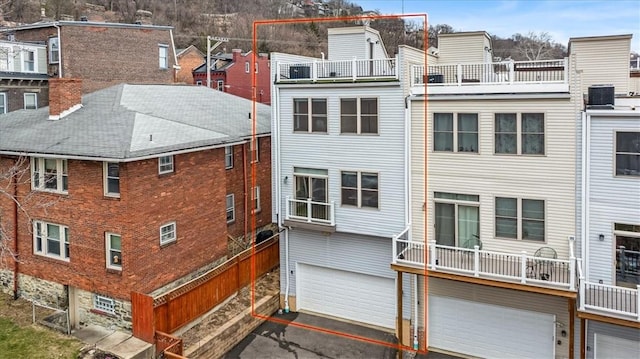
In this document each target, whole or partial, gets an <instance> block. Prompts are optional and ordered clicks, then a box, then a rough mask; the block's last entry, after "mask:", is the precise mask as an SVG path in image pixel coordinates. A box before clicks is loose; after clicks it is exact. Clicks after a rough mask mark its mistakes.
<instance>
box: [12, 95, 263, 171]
mask: <svg viewBox="0 0 640 359" xmlns="http://www.w3.org/2000/svg"><path fill="white" fill-rule="evenodd" d="M82 105H83V107H82V108H80V109H78V110H76V111H75V112H73V113H71V114H69V115H67V116H66V117H64V118H62V119H60V120H57V121H51V120H49V108H48V107H44V108H40V109H37V110H19V111H14V112H10V113H7V114H4V115H1V116H0V153H2V152H5V153H15V152H20V153H28V154H43V155H46V154H50V155H61V156H65V155H66V156H78V157H96V158H110V159H119V160H127V159H135V158H138V157H143V156H153V155H159V154H162V153H167V152H171V151H180V150H186V149H195V148H198V147H207V146H213V145H224V144H225V143H231V142H236V141H239V140H241V139H243V138H247V137H249V136H251V132H252V131H251V127H252V120H251V119H250V113H251V111H252V106H253V104H252V101H249V100H246V99H244V98H241V97H237V96H233V95H230V94H227V93H224V92H221V91H216V90H212V89H208V88H206V87H203V86H180V85H128V84H121V85H117V86H113V87H110V88H107V89H104V90H100V91H96V92H94V93H91V94H88V95H85V96H83V98H82ZM256 114H257V121H256V134H258V135H262V134H268V133H270V131H271V124H270V121H271V111H270V107H269V106H267V105H263V104H260V103H258V104H256Z"/></svg>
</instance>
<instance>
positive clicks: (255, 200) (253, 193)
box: [251, 186, 261, 213]
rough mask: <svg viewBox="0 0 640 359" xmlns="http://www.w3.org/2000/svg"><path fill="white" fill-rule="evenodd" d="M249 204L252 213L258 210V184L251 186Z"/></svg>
mask: <svg viewBox="0 0 640 359" xmlns="http://www.w3.org/2000/svg"><path fill="white" fill-rule="evenodd" d="M251 206H252V207H251V208H252V209H251V210H252V211H253V212H254V213H257V212H260V209H261V208H260V186H256V187H253V191H251Z"/></svg>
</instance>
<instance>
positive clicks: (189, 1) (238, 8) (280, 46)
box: [0, 0, 566, 60]
mask: <svg viewBox="0 0 640 359" xmlns="http://www.w3.org/2000/svg"><path fill="white" fill-rule="evenodd" d="M43 9H44V16H43ZM375 14H378V12H377V10H375V9H363V8H362V7H361V6H359V5H358V4H357V3H356V2H355V1H347V0H324V1H322V0H315V1H313V0H242V1H229V0H90V1H88V0H0V17H1V19H2V20H3V24H4V26H5V27H6V26H15V25H16V24H25V23H27V24H28V23H33V22H37V21H41V20H80V19H82V18H83V17H84V18H86V19H87V20H89V21H111V22H125V23H135V22H137V21H139V22H141V23H152V24H155V25H170V26H173V27H174V28H175V31H174V36H175V41H176V47H177V48H185V47H187V46H189V45H195V46H197V47H198V48H199V49H201V50H203V51H205V50H206V47H207V45H206V38H207V35H210V36H218V37H226V38H228V39H229V42H228V43H226V44H225V45H224V47H226V48H227V50H230V49H231V48H241V49H243V50H249V49H250V48H251V46H252V42H251V39H252V32H253V21H254V20H261V19H290V18H300V19H302V18H305V17H307V18H322V17H336V16H340V17H345V16H346V17H355V16H361V15H375ZM350 24H351V25H361V24H368V25H369V26H371V27H373V28H375V29H377V30H379V31H380V32H381V34H382V36H383V41H384V42H385V44H386V46H387V50H388V53H389V54H390V55H392V54H395V53H396V52H397V48H398V45H401V44H406V45H410V46H414V47H417V48H424V47H425V44H424V41H423V38H424V34H423V29H422V24H417V23H415V22H413V21H411V20H408V19H382V20H371V21H369V19H365V18H363V19H362V20H358V21H339V23H336V22H322V21H316V22H308V23H295V24H279V25H265V26H260V27H259V28H258V39H259V42H258V50H259V51H260V52H272V51H281V52H290V53H297V54H304V55H310V56H319V54H320V52H325V53H326V52H327V49H326V47H327V43H326V41H327V28H328V27H335V26H346V25H350ZM479 30H480V29H479ZM455 31H456V30H455V29H454V28H453V27H451V26H450V25H447V24H436V25H429V28H428V45H429V46H435V47H437V34H438V33H452V32H455ZM492 41H493V48H494V56H495V57H499V58H511V59H513V60H534V59H550V58H561V57H563V56H565V55H566V47H565V46H564V45H562V44H559V43H557V42H555V41H554V40H553V39H552V38H551V37H550V36H549V34H548V33H531V32H530V33H527V34H514V35H513V36H511V37H509V38H500V37H498V36H493V38H492Z"/></svg>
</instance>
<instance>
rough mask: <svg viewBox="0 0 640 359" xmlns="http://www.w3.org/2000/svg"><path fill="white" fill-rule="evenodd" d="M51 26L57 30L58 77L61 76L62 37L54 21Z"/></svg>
mask: <svg viewBox="0 0 640 359" xmlns="http://www.w3.org/2000/svg"><path fill="white" fill-rule="evenodd" d="M53 27H55V28H56V30H58V78H62V38H61V37H60V26H58V24H56V23H55V22H54V23H53ZM49 50H51V49H49ZM47 55H48V54H47Z"/></svg>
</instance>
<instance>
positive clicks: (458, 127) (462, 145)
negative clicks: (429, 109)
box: [433, 113, 478, 153]
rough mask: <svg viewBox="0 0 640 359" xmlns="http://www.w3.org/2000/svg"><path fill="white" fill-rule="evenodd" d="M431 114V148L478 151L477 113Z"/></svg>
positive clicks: (449, 150)
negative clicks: (454, 118)
mask: <svg viewBox="0 0 640 359" xmlns="http://www.w3.org/2000/svg"><path fill="white" fill-rule="evenodd" d="M453 117H454V115H453V114H452V113H434V114H433V150H434V151H443V152H475V153H478V114H477V113H459V114H456V121H454V120H453Z"/></svg>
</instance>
